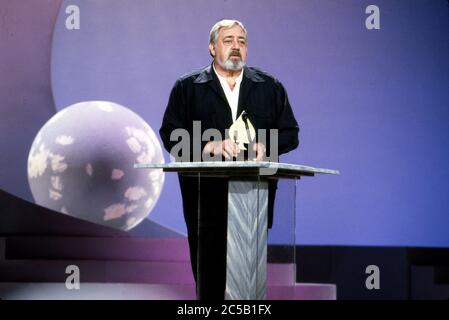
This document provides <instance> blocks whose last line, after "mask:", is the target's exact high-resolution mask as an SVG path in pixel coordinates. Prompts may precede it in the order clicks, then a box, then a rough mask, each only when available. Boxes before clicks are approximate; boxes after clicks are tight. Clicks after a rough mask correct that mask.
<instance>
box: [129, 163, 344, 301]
mask: <svg viewBox="0 0 449 320" xmlns="http://www.w3.org/2000/svg"><path fill="white" fill-rule="evenodd" d="M135 168H145V169H162V170H163V171H164V172H177V173H179V174H181V175H182V176H187V177H194V178H197V179H201V178H206V177H207V178H210V177H213V178H217V179H219V178H222V179H226V182H227V183H228V195H227V198H228V206H227V242H226V246H227V250H226V292H225V298H226V299H227V300H263V299H265V298H266V279H267V237H268V229H267V223H268V211H269V201H268V199H269V183H270V181H274V180H284V179H285V180H292V181H293V182H294V183H293V192H292V196H291V198H290V199H288V201H284V202H290V201H291V202H293V204H292V210H286V211H291V212H292V219H290V220H291V221H288V222H287V223H286V224H287V228H289V231H284V233H285V232H287V233H288V232H292V233H293V238H291V239H293V241H291V242H292V243H290V245H291V246H290V247H291V248H292V250H294V246H295V237H294V233H295V223H294V221H295V218H294V217H295V215H296V212H295V210H296V205H295V201H296V181H297V180H299V179H300V178H301V177H303V176H309V177H313V176H315V175H316V174H339V172H338V171H337V170H330V169H322V168H314V167H310V166H304V165H296V164H287V163H277V162H262V161H261V162H255V161H223V162H172V163H167V164H136V165H135ZM198 181H200V180H198ZM198 194H199V195H201V186H200V184H199V188H198ZM198 202H201V198H200V197H199V199H198ZM200 207H201V206H200V205H198V208H200ZM202 214H206V213H202V212H201V210H199V209H198V221H201V215H202ZM276 214H277V213H276ZM274 224H276V221H275V222H274ZM199 230H200V228H199ZM198 239H201V237H198ZM290 256H291V257H293V261H291V262H293V264H294V263H295V261H294V252H292V253H291V254H290ZM292 282H293V284H294V279H292Z"/></svg>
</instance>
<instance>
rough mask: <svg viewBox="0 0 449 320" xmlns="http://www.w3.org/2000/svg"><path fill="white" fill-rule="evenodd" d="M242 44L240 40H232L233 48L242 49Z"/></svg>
mask: <svg viewBox="0 0 449 320" xmlns="http://www.w3.org/2000/svg"><path fill="white" fill-rule="evenodd" d="M240 47H241V44H240V42H239V41H238V40H234V41H232V49H233V50H239V51H240Z"/></svg>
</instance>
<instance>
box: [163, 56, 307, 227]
mask: <svg viewBox="0 0 449 320" xmlns="http://www.w3.org/2000/svg"><path fill="white" fill-rule="evenodd" d="M243 110H245V111H246V112H247V114H248V118H249V119H250V121H251V122H252V123H253V124H254V126H255V129H256V132H257V129H278V147H279V148H278V154H279V155H280V154H283V153H286V152H288V151H290V150H293V149H295V148H296V147H297V146H298V132H299V127H298V123H297V122H296V119H295V117H294V114H293V111H292V108H291V106H290V103H289V101H288V97H287V93H286V92H285V89H284V87H283V86H282V84H281V83H280V82H279V81H278V80H276V79H275V78H273V77H272V76H270V75H269V74H267V73H265V72H263V71H261V70H258V69H256V68H250V67H245V68H244V70H243V78H242V82H241V86H240V95H239V102H238V110H237V116H239V115H240V113H241V112H242V111H243ZM193 121H201V134H202V133H203V132H204V131H205V130H206V129H209V128H215V129H218V130H219V131H220V133H221V135H222V137H224V138H228V137H225V129H228V128H229V127H230V126H231V124H232V122H233V120H232V113H231V108H230V107H229V104H228V102H227V99H226V96H225V93H224V91H223V89H222V87H221V84H220V81H219V79H218V77H217V75H216V74H215V72H214V70H213V68H212V65H211V66H208V67H206V68H204V69H202V70H199V71H196V72H192V73H190V74H188V75H185V76H183V77H181V78H180V79H178V80H177V81H176V83H175V85H174V87H173V89H172V91H171V94H170V98H169V101H168V105H167V109H166V111H165V114H164V118H163V122H162V126H161V128H160V130H159V133H160V136H161V138H162V142H163V144H164V147H165V149H166V150H167V151H168V152H170V151H171V150H172V147H173V146H174V145H175V144H177V142H178V141H170V134H171V132H172V131H173V130H174V129H178V128H182V129H185V130H187V131H188V132H189V133H190V134H191V135H192V133H193ZM206 143H207V141H205V142H202V143H201V151H202V149H203V148H204V145H205V144H206ZM267 143H268V144H269V141H267ZM190 150H191V151H192V150H193V148H192V147H191V148H190ZM267 150H269V146H267ZM174 156H175V157H176V156H179V155H174ZM190 159H192V156H191V157H190ZM190 161H192V160H190ZM179 179H180V186H181V193H182V197H183V207H184V216H185V219H186V223H187V227H188V230H192V233H194V232H195V231H193V230H194V228H195V227H196V226H197V217H196V215H197V212H198V210H197V209H198V207H197V203H196V199H198V197H197V190H198V185H197V183H198V181H196V180H194V179H188V178H185V177H181V176H180V177H179ZM201 186H202V188H201V190H202V192H201V193H202V195H201V196H202V197H204V198H206V197H208V196H210V197H214V198H219V197H218V196H217V194H216V193H215V194H212V193H211V194H207V195H206V193H207V192H211V191H212V190H222V191H223V192H222V193H224V195H223V196H222V197H221V198H220V199H221V200H220V201H221V202H222V205H218V206H217V203H221V202H215V203H212V204H211V205H210V206H211V207H212V206H214V207H219V209H215V208H208V210H207V211H208V212H209V213H208V214H209V215H210V221H212V224H213V221H214V220H215V219H220V218H218V217H219V216H220V217H221V216H223V215H225V214H226V210H227V209H226V208H227V206H226V204H227V203H226V199H227V196H226V194H227V191H226V190H227V183H226V182H225V181H221V182H220V181H217V179H216V180H212V181H211V180H208V179H205V180H204V181H203V182H201ZM206 186H208V187H206ZM276 186H277V183H276V181H271V182H270V184H269V215H268V226H269V227H271V224H272V217H273V205H274V197H275V191H276ZM203 190H204V194H203ZM205 206H207V205H205ZM192 228H193V229H192Z"/></svg>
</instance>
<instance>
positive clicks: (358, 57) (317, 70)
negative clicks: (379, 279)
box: [0, 0, 449, 246]
mask: <svg viewBox="0 0 449 320" xmlns="http://www.w3.org/2000/svg"><path fill="white" fill-rule="evenodd" d="M42 2H43V3H45V1H42ZM69 4H77V5H79V7H80V10H81V29H80V30H72V31H69V30H67V29H65V19H66V17H67V15H66V14H65V7H66V6H67V5H69ZM370 4H372V2H371V1H358V0H353V1H352V0H346V1H330V0H329V1H326V0H321V1H315V0H309V1H305V0H303V1H293V0H291V1H275V0H264V1H256V0H254V1H246V2H239V1H235V0H228V1H216V2H211V1H205V0H204V1H200V0H195V1H189V2H188V3H186V2H185V1H143V0H142V1H132V2H127V3H124V2H123V1H117V0H114V1H108V2H107V3H106V2H103V1H95V2H93V1H92V2H85V1H80V0H77V1H75V0H71V1H63V3H62V6H61V9H60V13H59V17H58V20H57V22H56V25H55V32H54V39H53V48H52V65H51V66H52V88H53V94H54V97H55V104H56V107H57V109H61V108H63V107H65V106H67V105H70V104H72V103H75V102H78V101H80V100H92V99H95V100H99V99H106V100H112V101H115V102H117V103H120V104H122V105H125V106H127V107H129V108H131V109H132V110H134V111H136V112H137V113H138V114H140V115H141V116H142V117H143V118H144V119H145V120H146V121H147V122H148V123H149V124H150V125H151V127H152V128H153V129H155V130H157V129H158V128H159V126H160V122H161V119H162V114H163V111H164V108H165V105H166V102H167V98H168V94H169V91H170V89H171V86H172V85H173V83H174V81H175V79H176V78H177V77H178V76H180V75H181V74H183V73H186V72H188V71H189V70H191V69H195V68H198V67H201V66H203V65H206V64H208V63H210V57H209V55H208V52H207V39H208V31H209V29H210V27H211V25H212V24H213V23H214V22H215V21H216V20H218V19H221V18H224V17H234V18H237V19H240V20H242V21H243V22H244V23H245V24H246V27H247V29H248V31H249V43H248V45H249V60H248V62H249V64H250V65H254V66H258V67H260V68H262V69H265V70H267V71H268V72H270V73H272V74H273V75H275V76H276V77H278V78H279V79H280V80H281V81H282V82H283V83H284V85H285V87H286V88H287V90H288V93H289V97H290V100H291V104H292V106H293V107H294V111H295V114H296V116H297V119H298V121H299V123H300V127H301V133H300V141H301V142H300V147H299V149H298V150H296V151H294V152H292V153H291V154H289V155H287V156H285V157H284V158H283V161H285V162H293V163H301V164H307V165H313V166H319V167H328V168H335V169H339V170H340V171H341V176H339V177H330V176H320V177H316V178H305V179H303V180H301V181H300V183H299V187H298V196H297V201H298V218H297V232H298V242H299V243H301V244H349V245H408V246H449V233H448V232H447V230H449V218H448V212H449V197H448V195H449V194H448V193H449V189H448V183H447V181H448V180H449V127H448V123H449V94H448V90H447V88H448V87H449V63H448V61H449V60H448V59H447V57H448V56H449V42H448V41H447V40H448V30H449V29H448V24H449V14H448V4H447V1H445V0H440V1H422V0H421V1H419V0H413V1H385V0H378V1H376V3H375V4H376V5H377V6H379V8H380V11H381V29H380V30H367V29H366V28H365V19H366V17H367V14H365V8H366V7H367V6H368V5H370ZM1 8H3V9H4V5H3V2H2V4H1V6H0V9H1ZM10 23H13V22H10ZM24 23H28V22H24ZM37 30H39V29H37ZM29 32H33V34H34V33H38V31H36V29H32V30H29ZM1 34H2V35H3V34H4V33H1ZM46 39H48V35H47V37H46ZM2 40H3V39H2ZM2 42H3V41H0V45H1V43H2ZM17 50H20V48H18V49H17ZM36 50H37V49H36ZM2 51H3V50H2ZM2 51H0V52H2ZM36 54H37V53H36ZM39 54H42V52H39ZM0 63H1V66H2V70H3V68H4V67H5V66H6V63H5V61H4V58H3V57H2V59H1V60H0ZM17 68H18V67H17ZM19 69H20V68H19ZM1 76H2V77H5V73H3V72H2V73H1ZM0 83H3V81H2V82H0ZM17 83H19V84H20V86H18V87H16V88H15V90H10V91H8V93H9V95H11V96H13V97H16V99H17V97H18V96H21V95H23V92H24V91H26V89H28V88H27V87H26V85H25V84H24V82H23V81H22V82H20V81H19V82H17ZM39 85H44V80H39V81H37V82H35V83H33V89H34V90H38V89H39V88H40V87H39ZM28 91H31V90H30V89H28ZM5 92H6V91H2V92H1V93H2V95H1V98H2V101H4V97H5V96H6V95H7V94H6V93H5ZM11 93H12V94H11ZM41 104H44V102H41ZM10 106H12V104H10ZM3 108H4V107H3V105H2V118H1V120H0V124H1V125H2V127H1V128H2V134H3V135H4V133H5V132H6V133H7V134H8V133H11V132H13V130H12V129H8V128H11V125H10V124H6V125H5V122H6V121H5V120H3V119H4V117H3ZM47 108H48V107H47ZM17 109H18V111H17V112H22V110H23V109H20V108H17ZM8 110H11V109H8ZM34 110H38V107H36V109H34ZM45 116H47V115H45ZM20 118H21V119H25V120H24V121H28V122H26V123H27V124H28V125H31V124H32V125H33V126H35V127H39V125H42V123H39V122H38V121H36V122H32V121H31V120H29V119H28V120H26V119H27V117H25V116H23V115H22V116H20ZM8 121H10V120H8ZM37 123H39V125H37ZM5 128H6V129H5ZM8 130H9V131H8ZM36 132H37V130H36ZM24 137H25V135H23V136H21V135H20V134H19V135H18V136H17V143H16V144H15V145H11V144H10V143H9V144H8V145H6V144H5V143H4V144H2V145H1V146H2V149H1V151H2V152H4V150H8V151H9V153H8V154H9V156H8V158H7V159H3V158H2V159H1V163H0V165H1V167H2V169H1V172H0V174H2V175H1V176H0V177H1V178H2V179H1V181H0V183H1V186H2V188H5V189H6V190H8V188H9V189H10V190H13V191H14V192H15V193H16V194H18V195H21V196H23V197H25V198H26V197H28V196H29V191H28V189H27V188H28V187H27V186H26V181H25V180H23V181H22V180H21V179H22V176H23V177H26V175H24V174H23V173H19V170H17V171H13V172H15V174H16V175H17V177H20V179H19V178H17V179H13V173H8V177H7V179H6V177H5V172H6V169H5V168H6V167H7V166H6V165H7V164H8V160H9V161H11V158H12V157H18V159H22V157H23V156H24V155H23V152H22V151H21V153H19V152H16V150H18V149H20V150H22V149H24V145H25V144H26V142H25V141H24V140H26V139H25V138H24ZM27 139H28V136H27ZM31 140H32V139H30V140H29V145H30V144H31ZM14 141H16V137H14ZM25 149H26V148H25ZM166 159H167V160H168V157H167V155H166ZM23 162H24V163H25V160H24V161H23ZM20 170H22V171H26V166H24V167H22V168H20ZM22 171H20V172H22ZM10 184H11V185H15V187H14V188H13V187H9V185H10ZM20 188H22V189H20ZM280 211H282V208H280ZM151 218H152V219H153V220H155V221H157V222H160V223H162V224H164V225H167V226H169V227H173V228H176V229H178V230H185V229H184V224H183V221H182V215H181V205H180V195H179V190H178V186H177V180H176V178H175V176H174V175H170V174H169V175H167V176H166V183H165V186H164V190H163V192H162V194H161V197H160V200H159V202H158V204H157V206H156V207H155V211H154V212H153V213H152V214H151Z"/></svg>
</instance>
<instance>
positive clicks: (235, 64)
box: [218, 59, 245, 71]
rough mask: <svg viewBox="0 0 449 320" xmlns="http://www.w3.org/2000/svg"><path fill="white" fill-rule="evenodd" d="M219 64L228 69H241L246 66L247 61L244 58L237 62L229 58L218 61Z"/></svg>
mask: <svg viewBox="0 0 449 320" xmlns="http://www.w3.org/2000/svg"><path fill="white" fill-rule="evenodd" d="M218 64H219V65H220V67H222V68H223V69H224V70H228V71H240V70H242V69H243V67H244V66H245V62H244V61H243V60H242V59H239V60H238V61H236V62H233V61H232V60H231V59H227V60H226V61H224V62H222V61H218Z"/></svg>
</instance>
